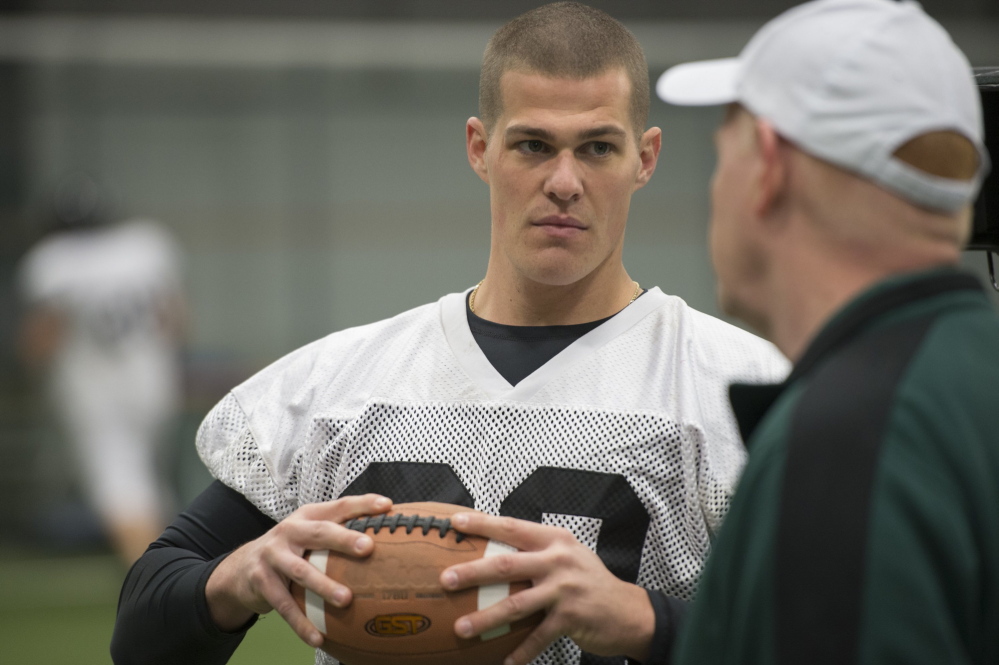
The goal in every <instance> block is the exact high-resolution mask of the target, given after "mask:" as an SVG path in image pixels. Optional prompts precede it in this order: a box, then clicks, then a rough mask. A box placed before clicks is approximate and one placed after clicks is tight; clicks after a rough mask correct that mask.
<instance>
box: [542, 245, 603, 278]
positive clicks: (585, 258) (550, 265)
mask: <svg viewBox="0 0 999 665" xmlns="http://www.w3.org/2000/svg"><path fill="white" fill-rule="evenodd" d="M527 263H528V266H526V267H527V270H524V272H525V273H527V274H528V276H529V277H530V279H531V281H533V282H536V283H538V284H545V285H547V286H569V285H571V284H575V283H576V282H579V281H580V280H582V279H585V278H586V277H587V276H588V275H589V274H590V273H591V272H593V270H595V269H596V264H597V263H598V262H597V261H594V260H592V258H591V256H590V252H585V251H580V250H579V248H577V247H567V246H561V245H555V246H547V247H543V248H540V249H538V250H537V251H535V252H534V253H533V254H532V256H531V257H530V260H529V261H528V262H527Z"/></svg>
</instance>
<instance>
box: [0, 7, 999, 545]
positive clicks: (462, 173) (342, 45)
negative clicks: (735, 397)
mask: <svg viewBox="0 0 999 665" xmlns="http://www.w3.org/2000/svg"><path fill="white" fill-rule="evenodd" d="M536 4H540V3H536V2H530V1H527V0H517V1H508V2H468V1H462V0H422V1H412V2H403V1H401V0H397V1H394V2H371V1H365V0H352V1H337V0H331V1H330V2H315V1H313V0H283V1H281V0H245V1H240V2H236V1H231V0H228V1H216V2H212V3H203V2H195V1H194V0H174V1H172V2H168V1H154V0H141V1H137V0H131V1H128V2H126V1H124V0H122V1H114V0H90V1H87V2H84V1H82V0H80V1H72V0H52V1H37V2H31V1H29V0H21V1H17V2H6V3H4V7H5V10H4V11H3V12H0V100H2V101H0V311H2V316H0V534H2V535H0V545H3V546H8V547H14V548H21V547H29V548H31V547H42V548H44V547H46V546H49V545H52V543H51V542H50V541H46V538H47V537H48V536H46V535H45V534H41V533H39V531H38V529H37V528H36V527H37V525H38V523H39V520H41V519H43V518H42V517H39V515H40V514H41V513H44V512H45V511H50V510H53V509H54V508H53V506H56V507H58V505H62V504H64V503H66V502H69V503H72V502H73V501H74V496H75V494H74V490H73V482H74V481H73V477H72V473H71V471H70V470H69V469H68V467H67V464H68V463H67V462H66V460H65V451H64V449H63V447H62V446H61V444H60V442H59V441H60V434H59V432H58V429H57V428H55V427H54V426H53V424H52V419H51V417H50V414H49V413H48V412H47V410H46V407H45V406H44V403H43V402H42V401H41V400H40V399H39V398H40V394H41V391H40V390H39V386H38V384H37V381H34V380H33V379H32V378H31V377H29V376H28V375H27V374H26V373H25V372H24V371H23V368H21V367H20V365H19V364H18V362H17V360H16V358H15V354H14V338H15V333H16V326H17V321H18V312H19V305H18V299H17V294H16V287H15V283H14V274H15V270H16V266H17V263H18V261H19V259H20V258H21V257H22V256H23V253H24V251H25V250H26V249H27V248H28V247H29V246H30V245H31V243H32V242H34V241H35V240H36V239H37V238H38V236H39V235H40V231H41V224H42V221H43V220H44V217H45V213H46V210H47V206H48V204H49V200H48V198H49V196H50V194H51V190H52V188H53V186H54V184H55V182H56V181H57V180H58V179H59V178H60V177H61V176H62V175H64V174H65V173H67V172H72V171H80V170H82V171H86V172H88V173H90V174H91V175H92V176H94V177H95V178H97V179H98V180H100V181H101V182H103V183H105V184H106V185H107V186H108V187H109V188H110V190H111V191H112V192H113V193H114V198H115V201H116V203H117V207H118V210H119V211H120V213H121V214H122V215H123V216H141V217H150V218H154V219H157V220H159V221H160V222H162V223H163V224H164V225H166V226H167V227H168V228H170V229H171V230H172V231H173V232H174V234H175V235H176V236H177V238H178V239H179V241H180V242H181V244H182V245H183V247H184V250H185V259H186V264H185V274H186V287H187V291H188V296H189V300H190V308H191V328H190V331H189V335H188V339H187V346H186V351H185V367H186V375H187V382H186V386H187V397H186V401H185V409H184V413H183V414H182V417H181V418H180V420H179V421H178V426H177V428H176V429H175V432H174V434H173V438H174V440H175V441H174V444H173V445H172V448H171V449H172V451H173V455H172V457H171V461H170V464H171V469H172V472H171V473H173V474H174V479H175V482H176V483H178V486H179V487H180V490H181V494H182V496H183V498H184V499H187V498H190V496H191V495H192V494H193V493H195V492H196V491H198V490H199V489H200V487H202V486H203V484H204V483H205V482H206V477H205V476H204V473H203V472H202V471H201V470H200V468H199V466H198V463H197V461H196V459H195V458H194V453H193V433H194V429H195V428H196V427H197V424H198V422H199V421H200V419H201V418H202V417H203V415H204V413H205V412H206V411H207V409H208V408H210V407H211V405H212V404H213V403H214V402H215V401H216V400H217V399H218V398H220V397H221V396H222V394H224V392H225V390H227V389H228V388H229V387H231V386H232V385H233V384H234V383H236V382H238V381H240V380H241V379H243V378H245V377H246V376H248V375H249V374H251V373H252V372H254V371H256V370H257V369H259V368H261V367H262V366H264V365H265V364H267V363H268V362H270V361H272V360H274V359H276V358H278V357H279V356H281V355H283V354H284V353H286V352H288V351H290V350H292V349H294V348H295V347H297V346H299V345H301V344H303V343H305V342H307V341H309V340H312V339H315V338H317V337H320V336H323V335H325V334H328V333H329V332H331V331H335V330H338V329H342V328H344V327H348V326H353V325H358V324H363V323H366V322H370V321H373V320H376V319H380V318H383V317H387V316H391V315H393V314H395V313H397V312H399V311H402V310H404V309H407V308H409V307H412V306H415V305H419V304H422V303H424V302H428V301H430V300H435V299H437V298H438V297H439V296H440V295H442V294H444V293H448V292H452V291H457V290H461V289H464V288H466V287H468V286H470V285H472V284H474V283H475V282H476V281H478V280H479V279H480V278H481V277H482V275H483V273H484V269H485V261H486V258H487V252H488V238H489V216H488V191H487V188H486V186H485V185H484V184H483V183H482V182H481V181H479V180H478V178H477V177H476V176H475V175H474V174H473V173H472V172H471V170H470V169H469V167H468V165H467V161H466V158H465V153H464V122H465V120H466V119H467V118H468V117H469V116H471V115H474V114H476V104H477V81H478V67H479V62H480V58H481V54H482V49H483V48H484V46H485V43H486V41H487V39H488V37H489V35H490V34H491V33H492V32H493V31H494V30H495V28H496V27H498V26H499V25H500V24H501V23H503V22H504V21H505V20H507V19H509V18H511V17H513V16H515V15H516V14H518V13H520V12H521V11H523V10H525V9H528V8H530V7H532V6H535V5H536ZM594 4H595V5H596V6H601V7H602V8H604V9H607V10H608V11H609V12H611V13H612V14H613V15H615V16H617V17H618V18H621V19H622V20H624V21H625V22H626V23H627V24H628V25H629V27H631V28H632V29H633V30H634V32H635V33H636V34H637V35H638V37H639V39H640V41H641V42H642V43H643V45H644V46H645V48H646V51H647V55H648V59H649V64H650V70H651V72H650V73H651V77H652V80H653V81H654V80H655V78H656V77H657V76H658V74H659V73H661V72H662V71H663V70H664V69H665V68H666V67H668V66H670V65H672V64H675V63H677V62H680V61H683V60H688V59H695V58H702V57H719V56H725V55H735V54H736V53H738V51H739V50H740V48H741V47H742V45H743V44H744V43H745V41H746V39H747V38H748V37H749V36H750V35H751V34H752V33H753V31H755V29H756V28H758V27H759V25H761V24H762V23H763V22H764V21H765V20H766V19H767V18H769V17H770V16H772V15H773V14H775V13H777V12H778V11H780V10H783V9H785V8H787V7H789V6H790V5H791V4H793V3H791V2H787V1H785V0H754V1H752V2H743V1H739V0H711V1H706V0H677V1H675V2H653V1H651V0H649V1H638V0H634V1H630V2H629V1H626V0H622V1H618V2H596V3H594ZM923 4H924V6H925V7H926V8H927V10H928V11H929V12H930V13H931V14H934V15H935V16H937V17H938V18H939V19H940V20H941V21H942V22H943V23H944V24H945V26H946V27H948V28H949V29H950V30H951V32H952V34H953V36H954V38H955V41H957V43H958V44H959V45H960V46H961V47H962V48H963V49H964V50H965V52H966V53H967V54H968V56H969V58H970V59H971V61H972V64H973V65H996V64H999V3H996V2H995V0H926V2H924V3H923ZM717 119H718V116H717V114H716V113H715V112H713V111H705V110H703V109H678V108H672V107H667V106H666V105H665V104H662V103H660V102H658V101H657V100H655V99H654V100H653V103H652V113H651V118H650V123H651V124H654V125H658V126H660V127H662V129H663V132H664V138H663V154H662V158H661V160H660V165H659V169H658V172H657V173H656V175H655V177H654V179H653V181H652V183H651V184H650V185H649V186H647V187H646V188H645V189H644V190H642V191H640V192H639V193H638V194H637V195H636V197H635V199H634V204H633V208H632V215H631V220H630V225H629V230H628V237H627V245H626V249H625V260H626V264H627V265H628V267H629V270H630V272H631V274H632V275H633V276H634V277H635V278H636V279H638V280H639V281H640V282H641V283H642V285H643V286H647V287H648V286H653V285H659V286H661V287H662V288H663V290H664V291H666V292H669V293H674V294H677V295H680V296H681V297H683V298H684V299H686V300H687V302H688V303H690V304H691V305H693V306H694V307H697V308H699V309H702V310H704V311H707V312H710V313H717V309H716V306H715V304H714V295H713V294H714V283H713V278H712V274H711V270H710V266H709V264H708V261H707V250H706V245H705V233H706V227H705V222H706V219H707V215H708V207H707V183H708V178H709V175H710V172H711V169H712V167H713V163H714V157H713V153H712V151H711V132H712V130H713V128H714V126H715V124H716V122H717ZM969 262H970V263H971V264H973V265H974V266H976V269H980V266H981V265H984V258H983V257H981V256H980V255H975V256H974V257H973V258H969ZM49 535H51V534H49Z"/></svg>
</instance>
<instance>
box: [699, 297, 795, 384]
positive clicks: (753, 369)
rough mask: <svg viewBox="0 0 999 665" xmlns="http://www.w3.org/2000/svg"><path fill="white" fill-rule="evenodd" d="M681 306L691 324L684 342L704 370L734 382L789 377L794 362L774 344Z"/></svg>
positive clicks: (779, 379)
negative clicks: (719, 374) (717, 371)
mask: <svg viewBox="0 0 999 665" xmlns="http://www.w3.org/2000/svg"><path fill="white" fill-rule="evenodd" d="M681 303H682V307H683V316H684V317H685V319H686V321H687V322H688V323H689V329H688V334H687V336H686V339H685V340H684V342H685V344H686V346H687V349H688V351H690V353H691V357H692V358H693V359H694V360H695V361H696V362H698V364H699V365H701V366H702V367H703V368H705V369H712V370H719V371H724V372H726V374H728V376H729V379H730V381H732V382H736V381H744V382H748V383H777V382H780V381H783V380H784V379H785V378H787V375H788V374H789V373H790V371H791V363H790V361H789V360H788V359H787V358H786V357H785V356H784V355H783V354H782V353H781V352H780V351H779V350H778V349H777V347H776V346H774V345H773V344H772V343H771V342H768V341H767V340H765V339H763V338H762V337H758V336H756V335H754V334H753V333H751V332H748V331H746V330H743V329H742V328H739V327H737V326H734V325H732V324H731V323H728V322H726V321H723V320H721V319H719V318H717V317H714V316H711V315H710V314H705V313H704V312H701V311H699V310H696V309H694V308H693V307H690V306H689V305H687V304H686V303H684V302H683V301H681Z"/></svg>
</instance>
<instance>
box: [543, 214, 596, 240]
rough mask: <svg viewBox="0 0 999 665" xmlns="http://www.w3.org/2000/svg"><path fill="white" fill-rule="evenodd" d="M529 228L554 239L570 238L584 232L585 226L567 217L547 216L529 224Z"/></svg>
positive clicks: (573, 218)
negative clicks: (535, 228) (536, 229)
mask: <svg viewBox="0 0 999 665" xmlns="http://www.w3.org/2000/svg"><path fill="white" fill-rule="evenodd" d="M531 226H534V227H537V228H539V229H541V230H542V231H544V232H545V233H546V234H547V235H549V236H552V237H555V238H571V237H573V236H575V235H577V234H579V233H582V232H583V231H585V230H586V225H585V224H583V223H582V222H581V221H579V220H578V219H576V218H575V217H570V216H568V215H548V216H547V217H542V218H541V219H537V220H535V221H533V222H531Z"/></svg>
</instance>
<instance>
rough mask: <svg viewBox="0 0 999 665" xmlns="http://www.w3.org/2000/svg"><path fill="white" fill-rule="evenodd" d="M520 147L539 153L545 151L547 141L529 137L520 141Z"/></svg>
mask: <svg viewBox="0 0 999 665" xmlns="http://www.w3.org/2000/svg"><path fill="white" fill-rule="evenodd" d="M520 149H521V150H522V151H524V152H527V153H531V154H538V153H541V152H544V150H545V143H544V141H539V140H538V139H528V140H527V141H521V142H520Z"/></svg>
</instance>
